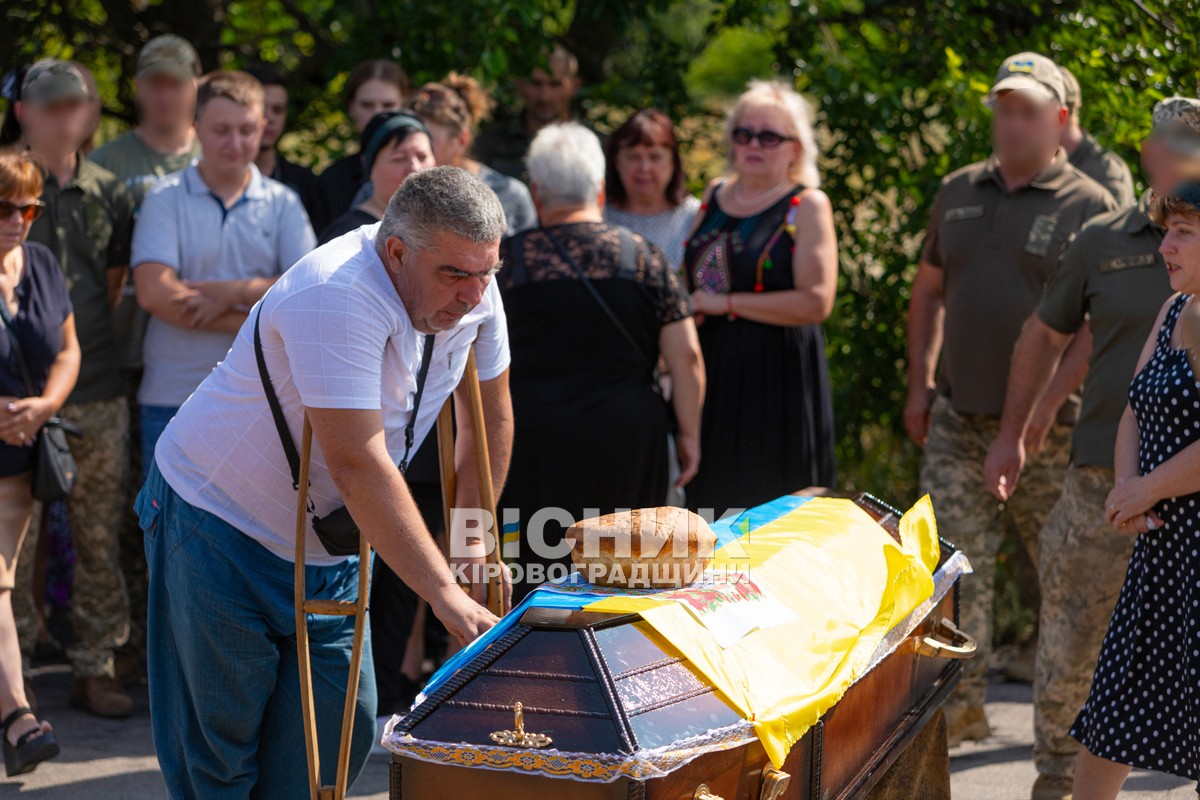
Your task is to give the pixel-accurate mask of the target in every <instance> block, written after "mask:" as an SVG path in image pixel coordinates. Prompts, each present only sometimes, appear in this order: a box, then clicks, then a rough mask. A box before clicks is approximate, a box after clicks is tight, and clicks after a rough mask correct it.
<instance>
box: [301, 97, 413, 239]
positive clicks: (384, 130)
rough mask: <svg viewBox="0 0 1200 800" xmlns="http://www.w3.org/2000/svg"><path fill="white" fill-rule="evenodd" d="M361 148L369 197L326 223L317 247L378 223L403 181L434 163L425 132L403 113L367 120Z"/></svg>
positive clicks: (383, 114)
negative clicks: (369, 186) (367, 180)
mask: <svg viewBox="0 0 1200 800" xmlns="http://www.w3.org/2000/svg"><path fill="white" fill-rule="evenodd" d="M361 148H362V162H363V172H364V174H366V175H367V176H368V177H369V178H370V181H371V184H370V185H371V194H370V196H368V197H367V198H366V199H365V200H363V201H362V202H360V203H359V204H358V205H356V206H355V207H353V208H351V209H350V210H349V211H347V212H346V213H344V214H342V215H341V216H340V217H338V218H337V219H335V220H334V221H333V222H332V223H330V225H329V227H328V228H326V229H325V230H324V231H322V232H321V238H320V244H325V243H326V242H328V241H330V240H331V239H336V238H337V237H339V236H341V235H342V234H344V233H349V232H350V231H352V230H356V229H358V228H360V227H362V226H363V225H374V224H375V223H376V222H379V220H381V219H383V214H384V211H386V210H387V204H388V201H389V200H391V199H392V195H393V194H395V193H396V190H397V189H399V188H400V184H402V183H404V179H405V178H407V177H408V176H409V175H411V174H413V173H414V172H419V171H420V170H423V169H429V168H430V167H432V166H434V164H435V163H436V162H435V161H434V159H433V145H432V144H431V142H430V140H429V129H428V128H427V127H425V123H424V122H422V121H421V120H420V119H419V118H417V117H416V116H415V115H413V114H410V113H409V112H407V111H384V112H382V113H379V114H376V115H375V116H373V117H371V121H370V122H368V123H367V127H366V128H364V129H363V134H362V143H361Z"/></svg>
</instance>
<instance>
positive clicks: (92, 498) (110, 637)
mask: <svg viewBox="0 0 1200 800" xmlns="http://www.w3.org/2000/svg"><path fill="white" fill-rule="evenodd" d="M59 414H60V416H62V417H63V418H65V419H68V420H70V421H71V422H74V423H75V424H76V425H78V426H79V427H81V428H82V429H83V434H84V435H83V438H82V439H73V438H72V439H70V443H71V454H72V455H73V456H74V457H75V463H76V465H77V466H78V468H79V478H78V480H77V482H76V484H75V488H74V489H72V490H71V494H70V495H69V496H68V497H67V512H68V515H69V519H70V523H71V543H72V545H73V546H74V548H75V566H74V573H73V577H72V583H71V623H72V629H73V633H74V635H73V639H72V642H71V646H70V647H69V648H68V649H67V657H68V658H69V659H70V661H71V665H72V667H73V668H74V670H75V675H76V677H79V678H95V677H101V676H105V675H107V676H112V675H113V651H114V650H116V648H118V647H120V646H121V645H123V644H124V643H125V641H126V640H127V639H128V638H129V598H128V596H127V595H126V593H125V581H124V579H123V578H122V576H121V563H120V552H119V545H118V538H119V536H120V532H121V526H122V525H123V524H124V522H125V501H126V492H127V483H128V479H129V455H128V448H129V407H128V405H127V404H126V401H125V398H124V396H122V397H118V398H114V399H112V400H96V401H92V402H86V403H75V404H71V405H66V406H63V407H62V410H61V411H59ZM37 534H38V531H37V529H36V528H34V529H31V530H30V532H29V535H27V536H26V537H25V542H24V544H23V545H22V548H21V556H20V557H19V558H18V560H17V581H16V583H17V588H16V590H15V591H14V592H13V614H14V616H15V617H16V623H17V634H18V636H19V638H20V640H21V652H22V654H23V655H24V657H25V658H26V659H28V658H29V656H30V655H31V654H32V653H33V647H34V645H35V643H36V642H37V616H36V613H35V612H36V608H35V606H34V598H33V568H34V563H33V562H34V560H35V557H36V554H37V539H38V536H37ZM39 600H40V598H39Z"/></svg>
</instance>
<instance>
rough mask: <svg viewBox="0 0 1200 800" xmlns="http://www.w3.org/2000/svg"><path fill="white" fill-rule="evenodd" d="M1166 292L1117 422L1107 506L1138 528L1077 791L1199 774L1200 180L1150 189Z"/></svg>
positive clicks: (1109, 790) (1120, 522)
mask: <svg viewBox="0 0 1200 800" xmlns="http://www.w3.org/2000/svg"><path fill="white" fill-rule="evenodd" d="M1151 216H1152V217H1153V218H1154V221H1155V222H1157V223H1158V224H1159V225H1162V226H1164V227H1165V228H1166V235H1165V236H1164V237H1163V241H1162V244H1161V246H1160V247H1159V252H1161V253H1162V255H1163V258H1164V260H1165V261H1166V264H1167V272H1168V274H1169V276H1170V280H1171V288H1172V289H1174V290H1175V291H1176V292H1177V294H1175V295H1173V296H1172V297H1170V298H1169V299H1168V300H1167V302H1166V304H1165V305H1164V306H1163V309H1162V312H1161V313H1160V314H1159V317H1158V322H1157V323H1156V324H1155V326H1154V333H1152V334H1151V336H1150V338H1149V339H1148V340H1147V341H1146V345H1145V347H1144V348H1143V350H1142V356H1141V359H1140V360H1139V361H1138V366H1137V370H1136V372H1135V373H1134V378H1133V382H1132V383H1131V384H1130V386H1129V405H1128V406H1127V408H1126V410H1125V415H1124V417H1122V419H1121V423H1120V427H1119V428H1118V430H1117V448H1116V454H1115V468H1116V486H1115V487H1114V488H1113V490H1112V492H1111V493H1110V494H1109V496H1108V500H1107V512H1108V518H1109V520H1110V521H1111V522H1112V524H1113V525H1114V526H1115V527H1116V528H1117V530H1119V531H1121V532H1122V533H1127V534H1130V535H1136V536H1137V537H1138V538H1137V541H1136V542H1135V543H1134V548H1133V556H1132V557H1131V558H1130V560H1129V570H1128V572H1127V573H1126V575H1125V584H1124V586H1122V588H1121V595H1120V597H1119V598H1118V599H1117V606H1116V609H1115V610H1114V611H1113V617H1112V621H1111V622H1110V623H1109V627H1108V634H1107V635H1106V636H1105V638H1104V645H1103V647H1102V649H1101V651H1100V658H1099V660H1098V662H1097V664H1096V673H1095V677H1094V679H1093V682H1092V691H1091V694H1090V695H1089V696H1088V700H1087V703H1086V704H1085V705H1084V707H1083V710H1082V711H1081V712H1080V714H1079V718H1078V719H1077V720H1076V722H1075V726H1074V727H1073V728H1072V729H1071V735H1072V736H1074V737H1075V738H1077V739H1078V740H1079V741H1080V742H1081V743H1082V744H1083V746H1084V748H1085V749H1084V750H1083V751H1082V752H1081V753H1080V755H1079V759H1078V761H1077V762H1076V767H1075V788H1074V796H1075V797H1078V798H1081V799H1082V798H1087V800H1102V799H1103V798H1115V797H1116V796H1117V793H1118V792H1119V791H1120V790H1121V786H1122V784H1123V783H1124V782H1125V778H1126V776H1127V775H1128V774H1129V771H1130V768H1131V767H1139V768H1144V769H1152V770H1157V771H1159V772H1169V773H1172V774H1175V775H1180V776H1182V777H1185V778H1188V779H1190V780H1193V781H1195V780H1200V680H1198V679H1197V674H1198V672H1197V671H1198V670H1200V554H1198V552H1197V545H1196V542H1197V541H1198V540H1200V383H1198V382H1197V375H1200V306H1197V304H1196V301H1195V297H1196V296H1197V294H1200V183H1189V184H1184V185H1183V186H1181V187H1180V188H1179V189H1177V190H1175V191H1174V192H1172V193H1171V194H1170V195H1167V196H1165V197H1161V198H1158V199H1157V200H1155V203H1154V206H1153V207H1152V211H1151Z"/></svg>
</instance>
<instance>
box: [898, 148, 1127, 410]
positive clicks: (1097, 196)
mask: <svg viewBox="0 0 1200 800" xmlns="http://www.w3.org/2000/svg"><path fill="white" fill-rule="evenodd" d="M998 166H999V164H998V162H997V160H996V158H995V157H994V156H993V157H992V158H990V159H988V160H987V161H981V162H979V163H976V164H972V165H970V166H968V167H964V168H963V169H960V170H958V171H957V172H954V173H952V174H951V175H949V176H947V177H946V178H945V179H944V180H943V181H942V187H941V190H940V191H939V192H938V195H937V198H936V199H935V200H934V204H933V214H932V216H931V218H930V220H929V227H928V228H927V230H926V234H925V248H924V251H923V253H922V256H921V257H922V260H924V261H927V262H928V263H930V264H932V265H933V266H934V267H937V268H939V269H941V270H942V273H943V280H944V283H943V285H944V302H945V310H946V313H945V322H944V326H943V332H944V333H943V345H942V355H941V361H940V363H939V365H938V388H939V391H940V392H941V393H942V394H944V395H946V396H947V397H948V398H949V399H950V402H951V404H952V406H953V407H954V409H955V410H956V411H957V412H959V413H960V414H978V415H983V416H988V417H999V416H1000V414H1001V412H1002V411H1003V410H1004V393H1005V388H1006V386H1007V384H1008V368H1009V363H1010V359H1011V356H1012V350H1013V345H1014V344H1016V341H1017V336H1018V335H1019V334H1020V332H1021V326H1022V325H1023V324H1024V323H1025V320H1026V319H1028V318H1029V315H1030V314H1032V313H1033V310H1034V308H1035V307H1036V306H1037V303H1038V300H1040V299H1041V296H1042V289H1043V287H1044V286H1045V284H1046V280H1047V279H1048V278H1049V277H1050V273H1051V272H1053V271H1054V267H1055V265H1056V264H1057V263H1058V257H1059V255H1061V253H1062V250H1063V247H1064V246H1065V245H1066V243H1067V240H1068V239H1069V238H1070V237H1071V234H1073V233H1075V231H1077V230H1079V228H1081V227H1082V226H1083V223H1085V222H1087V221H1088V220H1089V219H1091V218H1092V217H1094V216H1096V215H1097V214H1100V213H1103V212H1105V211H1111V210H1113V209H1114V208H1115V207H1116V203H1115V201H1114V200H1113V198H1112V195H1110V194H1109V193H1108V191H1107V190H1106V189H1105V188H1104V187H1102V186H1100V184H1098V183H1096V182H1095V181H1093V180H1092V179H1091V178H1089V177H1087V176H1086V175H1084V174H1083V173H1082V172H1079V171H1078V170H1077V169H1075V168H1074V167H1072V166H1071V165H1070V164H1069V163H1067V155H1066V151H1064V150H1062V149H1061V148H1060V149H1059V151H1058V153H1057V154H1056V155H1055V157H1054V161H1052V162H1051V163H1050V165H1049V166H1047V167H1046V168H1045V169H1044V170H1042V172H1041V173H1040V174H1038V176H1037V177H1036V178H1034V179H1033V181H1031V182H1030V183H1029V184H1028V185H1027V186H1022V187H1020V188H1018V189H1016V190H1014V191H1012V192H1009V191H1007V190H1006V189H1005V188H1004V186H1003V183H1002V180H1001V178H1000V176H999V174H998V173H997V168H998ZM1077 413H1078V398H1073V399H1072V400H1071V401H1070V402H1068V403H1066V404H1064V406H1063V410H1062V412H1061V413H1060V415H1059V420H1060V421H1061V422H1063V423H1066V424H1070V423H1072V422H1074V419H1075V416H1076V415H1077Z"/></svg>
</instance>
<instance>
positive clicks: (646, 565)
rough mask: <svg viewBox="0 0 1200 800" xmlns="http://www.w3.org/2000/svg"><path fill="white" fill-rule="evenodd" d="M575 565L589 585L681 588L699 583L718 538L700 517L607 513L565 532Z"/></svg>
mask: <svg viewBox="0 0 1200 800" xmlns="http://www.w3.org/2000/svg"><path fill="white" fill-rule="evenodd" d="M566 538H567V540H568V541H570V542H571V561H572V562H574V564H575V566H576V568H577V569H578V570H579V571H580V573H581V574H582V575H583V577H584V578H585V579H586V580H587V581H589V582H590V583H597V584H602V585H605V586H620V587H626V588H630V589H638V588H642V589H645V588H654V589H667V588H678V587H680V586H685V585H687V584H689V583H694V582H695V581H697V580H699V579H700V577H701V576H702V574H703V573H704V569H705V567H707V566H708V563H709V562H710V561H711V560H712V556H713V550H714V548H715V546H716V543H717V536H716V534H714V533H713V532H712V528H710V527H709V526H708V523H707V522H705V521H704V519H703V518H701V517H700V516H699V515H698V514H693V513H692V512H691V511H688V510H687V509H683V508H674V507H671V506H659V507H658V508H638V509H634V510H632V511H622V512H618V513H616V514H605V515H604V516H602V517H593V518H592V519H585V520H582V521H580V522H577V523H575V524H574V525H572V526H571V527H570V528H568V529H567V533H566Z"/></svg>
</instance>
